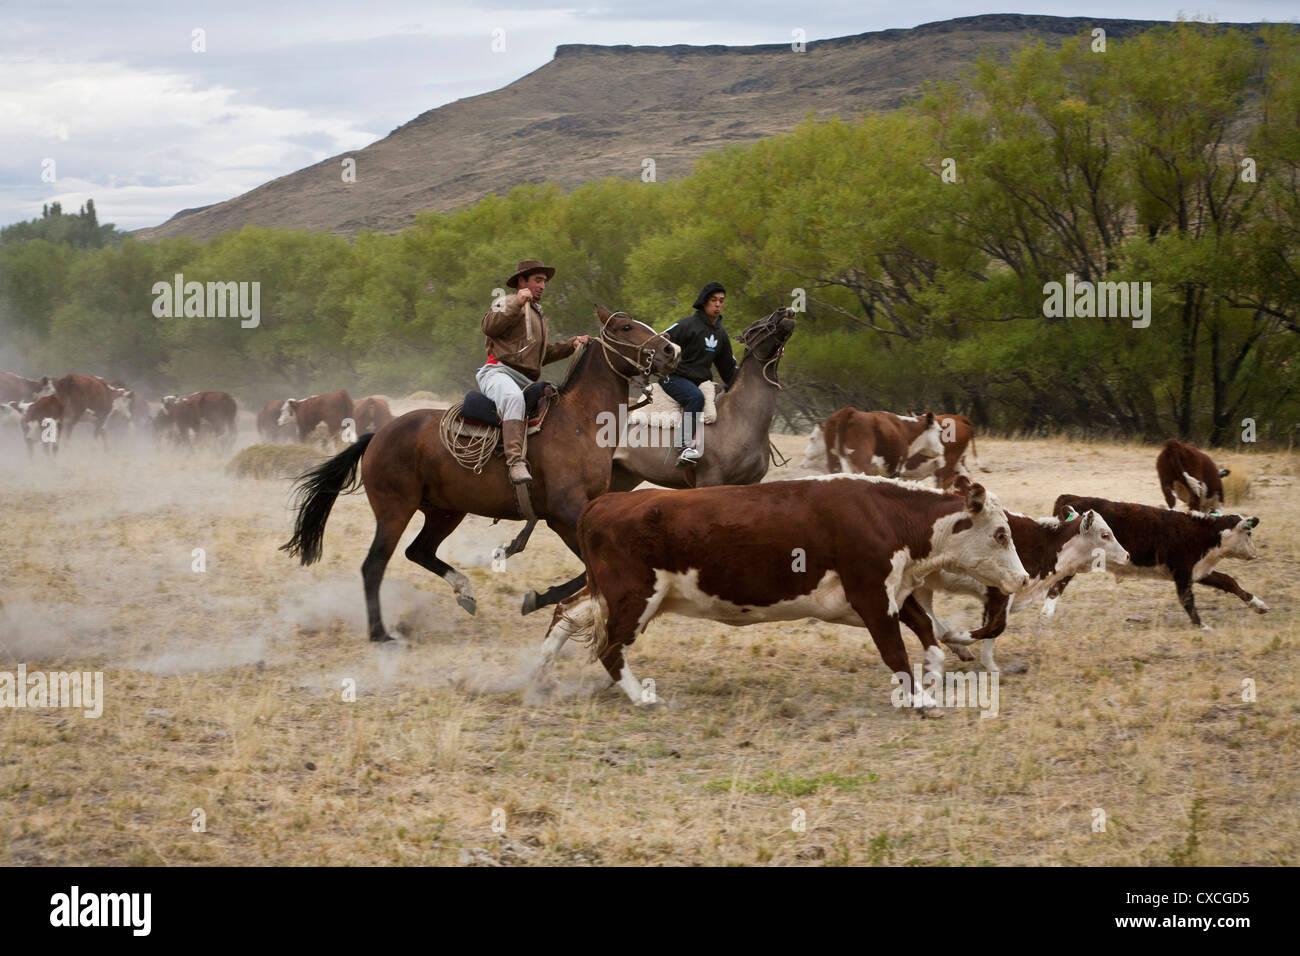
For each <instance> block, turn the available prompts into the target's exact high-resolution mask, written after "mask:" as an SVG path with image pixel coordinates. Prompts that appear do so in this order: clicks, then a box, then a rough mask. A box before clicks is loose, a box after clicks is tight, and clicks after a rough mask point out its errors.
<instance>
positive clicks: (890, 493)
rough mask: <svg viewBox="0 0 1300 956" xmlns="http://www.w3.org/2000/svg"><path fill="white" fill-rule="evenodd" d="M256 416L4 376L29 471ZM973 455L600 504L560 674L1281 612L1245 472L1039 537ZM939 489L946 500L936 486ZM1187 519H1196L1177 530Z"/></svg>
mask: <svg viewBox="0 0 1300 956" xmlns="http://www.w3.org/2000/svg"><path fill="white" fill-rule="evenodd" d="M237 410H238V406H237V404H236V402H235V400H234V399H233V398H232V397H231V396H230V395H228V394H227V393H225V392H219V391H202V392H196V393H194V394H193V395H187V396H183V397H181V396H174V395H168V396H165V397H163V398H162V399H161V401H160V403H159V406H158V408H157V410H156V411H152V412H151V409H150V406H149V404H148V403H147V402H145V401H144V400H143V399H142V398H141V397H140V396H139V395H138V394H137V393H136V392H135V391H134V390H132V389H131V388H129V387H127V386H126V385H125V384H123V383H121V382H109V381H105V380H104V379H102V378H98V377H96V376H91V375H65V376H63V377H62V378H59V379H51V378H49V377H44V378H41V379H29V378H24V377H22V376H18V375H14V374H12V373H9V372H0V411H3V413H4V414H6V415H7V416H8V417H12V418H14V419H16V421H17V423H18V424H19V426H20V428H21V430H22V434H23V437H24V438H25V439H26V441H27V444H28V451H29V453H30V452H31V451H32V449H33V447H34V446H35V445H36V444H37V443H38V442H39V443H42V444H44V445H45V447H46V450H47V452H49V453H50V454H54V453H55V452H56V451H57V448H58V442H59V441H60V440H66V438H67V436H68V435H70V434H71V432H72V430H73V428H74V427H75V426H76V425H77V424H78V422H80V421H81V420H82V419H83V418H88V419H89V420H90V421H91V422H92V423H93V424H94V428H95V435H96V436H98V437H100V438H101V440H103V439H105V427H106V426H107V425H109V423H110V422H111V421H113V420H114V419H121V420H122V421H125V422H127V423H130V424H131V425H132V427H136V423H137V422H141V421H144V422H148V423H149V424H150V425H151V427H152V432H153V435H154V436H155V437H156V438H159V439H163V438H167V439H170V440H173V441H175V442H177V443H179V444H182V445H189V444H191V443H192V441H193V440H194V439H195V438H197V437H199V436H201V435H211V436H212V437H213V438H215V439H216V440H219V441H223V442H226V443H231V442H233V440H234V438H235V431H236V424H235V423H236V415H237ZM392 419H393V414H392V412H391V411H390V409H389V407H388V403H387V401H386V400H385V399H383V398H380V397H375V396H372V397H369V398H364V399H362V400H361V401H358V402H355V403H354V402H353V401H352V398H351V397H350V396H349V394H348V393H347V391H345V390H340V391H337V392H332V393H327V394H322V395H314V396H311V397H309V398H305V399H293V398H286V399H277V400H274V401H270V402H268V403H267V404H266V405H265V406H264V407H263V408H262V409H261V410H260V411H259V412H258V414H257V430H258V432H259V434H260V436H261V438H262V440H263V441H266V442H269V443H276V442H291V441H302V442H305V441H307V440H309V439H310V438H312V437H313V436H314V435H317V436H321V437H323V438H325V439H328V440H332V441H335V442H337V441H339V440H340V439H342V440H343V441H345V442H347V441H351V440H355V437H356V436H358V435H362V434H365V433H367V432H376V431H378V430H379V429H381V428H382V427H383V426H384V425H386V424H387V423H388V422H390V421H392ZM967 451H969V452H970V453H971V457H972V462H974V457H975V443H974V435H973V429H972V426H971V422H970V420H969V419H967V418H966V417H964V416H962V415H955V414H934V413H932V412H927V413H926V414H924V415H914V414H908V415H896V414H893V413H889V412H862V411H858V410H857V409H853V408H844V409H841V410H840V411H838V412H836V413H835V414H834V415H831V416H830V417H829V418H827V419H826V420H825V421H822V422H819V423H817V426H816V427H815V428H814V429H813V432H812V435H811V436H810V438H809V442H808V446H807V448H806V450H805V452H804V460H803V465H804V467H805V468H807V469H810V470H813V471H819V472H824V474H822V475H820V476H817V477H812V478H804V479H796V480H793V481H776V482H765V483H762V484H759V485H723V486H718V487H713V488H696V489H690V490H687V491H671V490H658V489H656V490H651V491H639V492H610V493H607V494H604V495H602V496H600V497H598V498H597V499H595V500H594V501H592V502H591V503H590V504H589V505H587V507H586V509H585V510H584V511H583V512H582V516H581V519H580V521H579V527H578V536H579V539H580V543H581V549H580V550H581V553H582V558H583V562H584V564H585V565H586V571H587V587H586V588H584V589H583V590H582V591H580V592H578V594H577V595H575V596H574V597H573V598H572V599H570V600H568V601H566V602H564V603H563V604H561V605H560V606H558V607H557V609H556V612H555V615H554V617H553V618H552V622H551V626H550V629H549V630H548V632H547V639H546V641H545V642H544V644H543V655H542V657H543V667H545V666H548V665H549V663H550V662H551V661H552V660H553V659H554V657H555V655H556V653H557V652H558V651H559V648H560V647H561V646H562V645H563V644H564V643H565V641H566V640H568V639H569V638H570V637H572V636H574V635H579V634H581V635H585V636H587V637H589V638H590V639H591V641H592V643H593V646H594V647H595V649H596V654H597V656H598V657H599V658H600V660H601V662H602V663H603V664H604V665H605V667H606V669H607V670H608V671H609V673H610V676H611V677H612V678H613V679H614V680H615V681H616V682H617V683H618V684H619V685H620V686H621V687H622V688H623V689H624V690H625V691H626V692H627V694H628V695H629V696H630V697H631V698H632V700H633V701H634V702H637V703H640V702H642V692H641V685H640V683H639V682H637V681H636V679H635V678H634V677H633V676H632V675H631V672H630V670H629V669H628V668H627V665H626V662H625V660H624V658H623V654H622V648H623V647H625V646H626V645H628V644H631V643H632V641H634V640H635V639H636V637H637V636H638V635H639V634H640V633H642V632H643V631H644V630H645V627H646V626H647V625H648V624H649V623H650V621H651V620H652V619H653V618H655V617H657V616H659V615H660V614H664V613H670V612H671V613H677V614H682V615H686V616H694V617H701V618H708V619H711V620H717V621H722V622H725V623H730V624H751V623H758V622H760V621H775V620H795V619H800V618H809V617H811V618H819V619H821V620H825V621H828V622H834V623H846V624H855V625H857V626H864V627H867V628H868V629H869V630H870V632H871V634H872V638H873V640H874V641H875V643H876V646H877V648H878V649H879V651H880V653H881V656H882V657H883V658H884V660H885V663H886V664H887V665H888V666H889V667H890V668H891V670H893V671H894V672H896V673H897V672H902V673H907V672H908V668H907V666H906V665H907V654H906V651H905V650H904V648H903V645H902V640H901V636H900V629H899V628H900V624H905V625H907V626H908V627H909V628H910V629H911V630H912V631H914V632H915V633H916V635H917V637H918V638H919V639H920V640H921V643H922V645H923V646H924V647H925V662H926V663H925V666H926V671H927V674H935V673H937V674H939V675H941V674H942V664H943V656H944V655H943V650H942V649H941V645H947V646H948V647H949V648H951V649H952V650H953V652H954V653H955V654H956V655H957V656H958V657H959V658H961V659H963V660H974V655H973V654H972V653H971V651H970V650H969V647H970V645H973V644H975V643H976V642H981V646H980V651H981V653H980V664H981V666H982V667H983V668H985V669H987V670H996V669H997V665H996V663H995V662H994V658H993V639H994V638H996V637H997V636H998V635H999V634H1001V633H1002V632H1003V630H1004V629H1005V627H1006V620H1007V612H1008V611H1009V610H1011V609H1012V608H1014V609H1016V610H1019V609H1022V608H1024V607H1025V606H1027V605H1028V604H1029V603H1030V602H1031V601H1037V600H1038V599H1043V602H1044V603H1043V609H1042V613H1043V615H1044V616H1046V617H1051V616H1052V615H1053V613H1054V611H1055V608H1056V603H1057V601H1058V600H1059V598H1060V596H1061V594H1062V593H1063V592H1064V590H1065V588H1066V587H1067V585H1068V584H1069V582H1070V581H1071V580H1072V578H1073V577H1074V575H1076V574H1080V573H1084V572H1087V571H1092V570H1106V571H1109V572H1111V573H1113V574H1116V575H1117V576H1118V575H1125V574H1145V575H1149V576H1155V577H1161V578H1164V579H1172V580H1173V582H1174V585H1175V588H1176V590H1177V593H1178V597H1179V600H1180V601H1181V603H1182V606H1183V608H1184V609H1185V611H1186V613H1187V615H1188V617H1189V618H1190V619H1191V621H1192V623H1193V624H1194V625H1197V626H1200V627H1202V628H1205V629H1206V630H1208V629H1209V628H1208V626H1207V625H1205V624H1203V623H1202V621H1201V619H1200V616H1199V614H1198V612H1197V609H1196V604H1195V600H1194V598H1193V594H1192V585H1193V584H1201V585H1204V586H1207V587H1212V588H1216V589H1218V590H1221V591H1224V592H1227V593H1229V594H1233V595H1235V596H1236V597H1238V598H1240V599H1241V600H1242V601H1243V602H1245V603H1246V604H1247V605H1248V606H1250V607H1252V608H1253V609H1254V610H1256V611H1258V612H1259V613H1264V612H1266V611H1267V610H1268V606H1267V605H1266V604H1265V603H1264V602H1263V601H1262V600H1261V599H1260V598H1258V597H1256V596H1254V595H1253V594H1250V593H1249V592H1247V591H1245V590H1244V589H1243V588H1241V586H1240V585H1238V583H1237V582H1236V581H1235V580H1234V579H1233V578H1232V577H1230V576H1229V575H1227V574H1225V573H1223V572H1221V571H1217V570H1215V566H1216V565H1217V564H1218V562H1220V561H1221V560H1222V559H1224V558H1241V559H1245V560H1253V559H1255V558H1256V557H1258V551H1257V550H1256V547H1255V544H1254V541H1253V539H1252V532H1253V530H1254V529H1255V528H1256V527H1257V526H1258V524H1259V519H1258V518H1256V517H1244V516H1241V515H1235V514H1223V513H1221V509H1222V507H1223V505H1224V492H1223V482H1222V479H1223V477H1224V476H1226V475H1227V474H1228V472H1227V471H1226V470H1220V469H1219V468H1218V467H1217V466H1216V465H1215V463H1214V462H1213V461H1212V460H1211V459H1210V457H1209V456H1208V455H1206V454H1205V453H1204V452H1202V451H1200V450H1198V449H1196V448H1194V447H1192V446H1191V445H1188V444H1185V443H1183V442H1180V441H1177V440H1174V439H1170V440H1169V441H1168V442H1167V443H1166V445H1165V447H1164V448H1163V449H1162V450H1161V452H1160V454H1159V456H1158V458H1157V460H1156V472H1157V478H1158V481H1159V484H1160V489H1161V492H1162V494H1163V496H1164V499H1165V502H1166V504H1167V506H1168V507H1166V508H1159V507H1153V506H1150V505H1143V504H1137V503H1132V502H1116V501H1109V500H1106V499H1102V498H1095V497H1080V496H1077V495H1071V494H1062V495H1060V496H1059V497H1058V498H1057V499H1056V502H1055V505H1054V507H1053V514H1052V515H1051V516H1048V517H1038V518H1035V517H1031V516H1028V515H1023V514H1019V513H1017V512H1014V511H1008V510H1006V509H1005V508H1003V506H1002V505H1001V503H1000V502H999V501H998V499H997V498H996V497H995V496H994V495H993V494H991V493H989V492H988V491H986V490H985V489H984V487H983V486H982V485H979V484H976V483H974V482H973V481H972V479H971V475H970V472H969V471H968V470H967V468H966V453H967ZM927 477H930V478H933V479H934V481H935V484H936V485H937V487H928V486H925V485H922V484H920V483H919V480H920V479H924V478H927ZM1178 502H1182V503H1184V504H1186V505H1187V508H1188V510H1187V511H1180V510H1175V509H1176V504H1177V503H1178ZM701 515H707V516H708V520H707V521H702V520H701ZM792 558H793V559H792ZM736 567H744V568H745V572H744V573H740V574H738V573H735V571H734V569H735V568H736ZM936 591H943V592H950V593H960V594H970V595H974V596H976V597H978V598H980V599H981V601H982V602H983V605H984V614H983V621H982V623H981V625H980V626H979V627H977V628H974V629H966V628H961V627H959V626H956V625H953V624H950V623H948V622H945V621H943V620H940V619H939V618H938V617H937V616H936V614H935V612H934V606H933V596H934V593H935V592H936Z"/></svg>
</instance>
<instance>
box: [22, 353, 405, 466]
mask: <svg viewBox="0 0 1300 956" xmlns="http://www.w3.org/2000/svg"><path fill="white" fill-rule="evenodd" d="M238 413H239V405H238V403H236V401H235V399H234V398H233V397H232V396H231V395H229V394H228V393H226V392H219V391H202V392H195V393H194V394H192V395H164V396H163V397H162V398H161V399H160V400H159V402H158V405H157V410H156V411H155V410H152V409H151V408H150V405H149V402H147V401H146V400H145V399H144V398H143V397H141V396H140V394H139V393H138V392H136V391H135V390H134V389H132V388H130V387H129V386H127V385H126V383H124V382H121V381H113V382H110V381H106V380H105V379H102V378H100V377H99V376H97V375H75V374H74V375H64V376H63V377H62V378H57V379H52V378H50V377H49V376H44V377H42V378H40V379H34V378H25V377H23V376H21V375H15V374H14V373H12V372H4V371H0V415H2V416H3V417H5V418H8V419H10V420H12V421H14V422H15V423H17V425H18V426H19V428H20V429H21V431H22V435H23V438H24V440H25V441H26V443H27V451H28V454H29V455H31V454H34V449H35V448H36V446H37V445H41V446H42V447H43V448H44V449H45V453H46V454H47V455H50V456H54V455H57V454H58V450H59V446H60V444H61V443H62V442H64V441H67V440H68V439H69V438H70V436H71V434H72V430H73V429H74V428H75V427H76V426H77V424H78V423H79V422H81V421H82V420H83V419H85V420H87V421H89V422H90V423H91V424H93V426H94V429H95V431H94V434H95V437H96V438H98V439H100V441H101V442H103V443H104V444H107V442H108V436H107V431H108V429H109V428H110V427H111V426H112V425H113V424H114V423H121V424H123V425H125V426H127V427H130V428H132V429H141V428H144V429H147V430H149V431H150V432H151V433H152V435H153V437H154V438H155V439H157V440H158V441H165V442H172V443H175V444H178V445H183V446H189V445H192V444H193V443H194V442H195V441H196V440H198V439H201V438H210V439H212V440H214V441H216V442H219V443H221V444H224V445H225V446H226V447H229V446H230V445H232V444H233V443H234V440H235V437H236V430H237V429H236V416H237V415H238ZM392 418H393V413H392V412H391V411H390V410H389V408H388V401H387V400H386V399H384V398H381V397H379V396H371V397H369V398H363V399H361V400H360V401H359V402H355V403H354V402H353V401H352V398H351V397H350V396H349V395H348V393H347V392H346V391H338V392H331V393H329V394H326V395H313V396H311V397H310V398H304V399H293V398H280V399H275V400H273V401H270V402H267V403H266V405H265V406H263V408H262V410H261V411H260V412H258V415H257V430H258V433H259V434H260V435H261V437H262V440H263V441H265V442H268V443H272V444H274V443H280V442H299V441H301V442H305V441H308V440H309V439H313V438H316V437H320V438H322V439H325V440H329V441H334V442H337V441H338V440H339V439H340V437H341V435H342V434H343V433H344V432H345V430H346V429H347V428H348V427H349V426H351V428H352V430H353V431H354V432H355V433H356V434H363V433H365V432H367V431H376V430H378V429H379V428H380V427H381V426H383V425H385V424H387V423H388V422H389V421H391V420H392Z"/></svg>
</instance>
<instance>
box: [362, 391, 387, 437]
mask: <svg viewBox="0 0 1300 956" xmlns="http://www.w3.org/2000/svg"><path fill="white" fill-rule="evenodd" d="M352 419H353V421H355V422H356V426H357V434H358V435H364V434H366V433H367V432H377V431H379V429H381V428H383V427H384V426H385V425H387V424H388V423H389V422H391V421H392V420H393V413H392V411H390V410H389V408H388V400H387V399H386V398H382V397H381V396H379V395H371V396H369V397H367V398H363V399H361V401H359V402H357V403H356V405H354V406H353V407H352Z"/></svg>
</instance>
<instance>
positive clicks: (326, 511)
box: [280, 434, 375, 564]
mask: <svg viewBox="0 0 1300 956" xmlns="http://www.w3.org/2000/svg"><path fill="white" fill-rule="evenodd" d="M374 437H375V436H374V435H373V434H371V435H362V436H361V437H360V438H358V439H357V440H356V441H355V442H353V443H352V444H351V445H349V446H348V447H347V448H345V449H343V450H342V451H341V452H339V453H338V454H337V455H335V456H334V457H333V458H331V459H329V460H328V461H324V462H321V463H320V464H319V465H317V466H316V467H315V468H312V469H310V470H308V471H306V472H303V473H302V474H301V475H299V476H298V483H297V484H296V485H295V486H294V507H295V508H296V509H297V511H298V520H297V521H295V522H294V526H293V537H292V538H290V539H289V540H288V542H287V543H285V544H282V545H280V550H281V551H288V552H289V554H291V555H293V556H294V557H297V558H300V559H301V560H302V563H303V564H315V563H316V562H317V561H319V560H320V555H321V542H322V541H323V540H324V538H325V522H326V521H328V520H329V517H330V510H331V509H332V508H333V507H334V501H335V499H336V498H338V496H339V495H345V494H348V493H349V492H353V491H356V490H357V488H358V487H359V486H360V484H361V480H360V479H359V478H358V477H357V465H359V464H360V463H361V456H362V455H364V454H365V451H366V446H367V445H369V444H370V439H372V438H374Z"/></svg>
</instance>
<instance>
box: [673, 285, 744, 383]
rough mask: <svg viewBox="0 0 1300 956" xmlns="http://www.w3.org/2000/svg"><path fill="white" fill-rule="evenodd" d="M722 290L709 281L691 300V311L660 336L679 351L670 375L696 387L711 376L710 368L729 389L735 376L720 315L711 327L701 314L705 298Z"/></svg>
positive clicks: (707, 319) (728, 339)
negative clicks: (692, 301) (679, 356)
mask: <svg viewBox="0 0 1300 956" xmlns="http://www.w3.org/2000/svg"><path fill="white" fill-rule="evenodd" d="M725 291H726V289H724V288H723V287H722V286H721V285H720V284H718V283H717V282H710V283H709V284H708V285H706V286H705V287H704V288H703V289H701V290H700V294H699V295H698V296H696V297H695V302H694V304H693V307H694V309H695V311H694V312H693V313H691V314H690V315H688V316H686V318H684V319H680V320H679V321H677V322H674V323H673V324H672V325H670V326H668V328H666V329H664V333H663V334H664V335H665V336H667V337H668V338H669V339H671V340H672V342H673V343H674V344H676V345H679V346H681V349H682V358H681V362H680V363H678V366H677V371H676V372H674V373H673V374H674V375H680V376H681V377H682V378H684V379H687V380H689V381H691V382H694V383H695V384H696V385H699V384H700V383H701V382H707V381H708V380H709V379H711V378H712V377H713V367H714V366H716V367H717V369H718V374H719V375H720V376H721V377H722V383H723V384H724V385H726V386H728V387H730V386H731V383H732V381H733V380H734V379H735V377H736V357H735V356H734V355H733V354H732V352H731V336H729V335H728V334H727V330H726V329H724V328H723V327H722V316H718V322H717V324H716V325H715V324H714V322H713V320H712V319H711V318H709V317H708V316H707V315H705V314H704V304H705V303H706V302H708V301H709V296H711V295H713V293H715V292H725Z"/></svg>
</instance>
